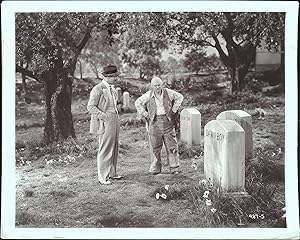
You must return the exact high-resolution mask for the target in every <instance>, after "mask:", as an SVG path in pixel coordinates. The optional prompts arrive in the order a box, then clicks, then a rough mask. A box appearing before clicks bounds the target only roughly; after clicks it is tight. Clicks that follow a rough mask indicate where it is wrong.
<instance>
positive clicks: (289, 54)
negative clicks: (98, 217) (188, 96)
mask: <svg viewBox="0 0 300 240" xmlns="http://www.w3.org/2000/svg"><path fill="white" fill-rule="evenodd" d="M54 2H55V3H54ZM298 8H299V3H298V2H297V1H159V4H158V1H72V2H69V1H41V2H39V1H4V2H2V8H1V20H2V21H1V29H2V59H3V61H2V86H3V88H2V107H3V112H2V116H3V122H2V131H3V132H2V149H3V151H2V181H1V183H2V184H1V185H2V189H1V191H2V194H1V200H2V201H1V220H2V221H1V237H2V238H16V239H20V238H22V239H26V238H31V239H36V238H38V239H46V238H73V239H74V238H76V239H77V238H80V239H86V238H88V239H94V238H98V239H99V238H101V239H132V238H135V239H224V238H225V239H226V238H227V239H228V238H230V239H273V238H280V239H297V238H299V216H298V213H299V205H298V204H299V203H298V195H297V194H296V193H298V171H297V170H298V168H297V159H298V158H297V147H298V143H297V133H298V131H295V129H297V130H298V125H297V120H298V115H297V112H298V111H297V109H298V94H297V87H298V86H297V80H298V76H297V55H298V51H297V47H298V46H297V41H298V40H297V37H298V35H297V33H298ZM66 11H78V12H96V11H99V12H101V11H102V12H112V11H122V12H133V11H145V12H149V11H179V12H181V11H199V12H200V11H201V12H206V11H208V12H221V11H222V12H285V13H286V28H285V44H286V45H285V91H286V92H285V201H286V221H287V228H251V229H249V228H247V229H243V228H104V229H102V228H101V229H99V228H86V229H85V228H68V229H67V228H16V227H15V206H16V199H15V197H16V193H15V15H14V14H15V12H66Z"/></svg>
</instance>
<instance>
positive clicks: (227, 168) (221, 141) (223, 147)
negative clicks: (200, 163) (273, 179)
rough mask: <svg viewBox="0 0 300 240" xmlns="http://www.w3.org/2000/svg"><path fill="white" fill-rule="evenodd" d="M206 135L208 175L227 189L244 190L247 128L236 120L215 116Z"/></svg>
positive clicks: (206, 169) (215, 182)
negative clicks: (219, 118) (245, 129)
mask: <svg viewBox="0 0 300 240" xmlns="http://www.w3.org/2000/svg"><path fill="white" fill-rule="evenodd" d="M203 135H204V175H205V177H206V179H208V180H211V181H212V182H213V184H215V185H217V186H220V187H221V188H222V189H223V190H225V191H227V192H244V191H245V131H244V129H243V128H242V127H241V126H240V125H239V124H238V123H236V122H235V121H233V120H212V121H210V122H208V123H207V124H206V125H205V126H204V134H203Z"/></svg>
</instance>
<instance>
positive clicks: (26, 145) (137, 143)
mask: <svg viewBox="0 0 300 240" xmlns="http://www.w3.org/2000/svg"><path fill="white" fill-rule="evenodd" d="M84 86H85V87H84V88H83V85H81V86H79V87H77V88H76V89H75V91H74V92H76V96H74V100H73V104H72V112H73V117H74V125H75V130H76V135H77V139H76V140H72V139H69V140H68V141H66V142H64V143H56V144H54V145H53V146H43V145H41V144H40V143H39V140H41V139H42V135H43V116H44V105H43V104H41V103H40V102H38V103H31V104H20V103H19V104H18V105H17V106H16V198H17V199H16V226H17V227H228V226H230V227H233V226H236V227H239V226H244V227H278V226H284V225H285V223H284V222H283V221H282V219H281V218H280V217H281V215H282V212H281V211H280V209H281V208H282V207H283V206H284V205H285V199H284V175H283V172H284V171H283V169H284V97H283V96H277V97H264V98H263V101H262V102H263V107H264V109H265V111H266V112H267V116H266V117H265V119H264V120H262V119H259V118H258V117H257V116H256V115H255V107H257V105H261V101H260V100H261V99H258V100H255V99H252V100H251V97H249V96H248V97H247V98H245V99H243V96H240V97H234V98H233V97H232V98H230V99H229V98H226V97H220V99H219V101H214V99H205V97H204V95H205V93H202V94H204V95H203V98H202V100H201V96H202V95H201V94H196V93H192V92H190V93H185V96H186V98H185V101H184V103H183V107H187V106H194V107H196V108H198V109H199V110H200V111H201V113H202V126H204V125H205V124H206V123H207V122H208V121H210V120H212V119H214V118H215V117H216V115H217V114H218V113H220V112H221V111H223V110H225V109H241V108H245V110H246V111H248V112H249V113H251V114H253V140H254V153H255V157H254V158H253V160H251V161H249V162H247V163H246V179H247V180H246V188H247V189H246V190H247V191H248V192H249V194H250V197H248V198H246V199H240V198H233V199H231V198H228V197H226V196H225V195H224V194H223V193H221V192H220V191H219V190H218V189H217V188H215V187H212V188H211V187H209V186H205V185H203V184H202V183H201V180H202V179H203V178H204V175H203V147H202V146H195V147H189V146H186V145H185V144H183V143H181V142H180V141H179V146H180V158H181V170H182V174H180V175H170V174H169V173H168V167H167V166H166V163H165V162H164V166H163V171H162V173H161V174H159V175H156V176H152V175H150V174H149V173H148V168H149V164H150V162H149V159H148V153H149V148H148V142H147V135H146V131H145V126H144V125H143V124H141V123H139V124H134V125H131V124H130V123H132V122H133V121H132V119H134V118H135V116H136V113H127V114H122V115H121V120H122V128H121V133H120V157H119V162H118V171H119V172H118V173H119V174H121V175H123V176H124V178H123V179H122V180H118V181H114V184H113V185H110V186H101V185H99V184H98V182H97V172H96V160H95V158H96V153H97V139H95V138H94V136H92V135H90V134H89V133H88V131H89V115H88V114H87V113H86V104H87V98H88V94H87V93H88V91H89V89H90V87H91V86H90V85H88V84H85V85H84ZM82 89H83V90H82ZM249 99H250V100H249ZM133 100H134V99H131V101H132V103H133ZM259 101H260V102H259ZM126 123H127V124H126ZM163 159H165V151H164V152H163ZM199 182H200V183H199ZM165 185H169V190H166V189H165V188H164V186H165ZM205 190H209V191H210V194H211V195H212V196H211V200H212V205H208V204H206V199H205V198H204V199H203V197H202V195H203V191H205ZM157 193H160V195H161V194H163V193H165V194H166V196H167V199H163V198H162V197H160V198H159V199H157V198H156V197H155V196H156V194H157ZM245 204H246V206H245ZM212 208H213V209H215V210H216V212H214V211H213V210H212ZM249 214H250V215H249ZM251 214H257V215H251ZM237 216H240V217H237ZM253 216H254V217H253ZM261 216H264V218H263V219H262V217H261Z"/></svg>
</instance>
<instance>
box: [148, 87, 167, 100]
mask: <svg viewBox="0 0 300 240" xmlns="http://www.w3.org/2000/svg"><path fill="white" fill-rule="evenodd" d="M163 94H164V89H162V91H161V95H160V96H162V95H163ZM152 97H155V95H154V91H152V93H151V95H150V98H152Z"/></svg>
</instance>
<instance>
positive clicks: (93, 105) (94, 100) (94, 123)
mask: <svg viewBox="0 0 300 240" xmlns="http://www.w3.org/2000/svg"><path fill="white" fill-rule="evenodd" d="M109 94H110V92H109V89H107V87H106V86H105V84H104V83H103V81H101V82H100V83H99V84H97V85H96V86H94V87H93V89H92V91H91V93H90V97H89V101H88V105H87V110H88V112H89V113H90V114H91V122H90V133H93V134H103V133H104V131H105V129H104V121H103V117H104V116H105V114H106V111H107V109H108V106H109V104H110V102H109ZM114 94H115V95H116V93H114Z"/></svg>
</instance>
